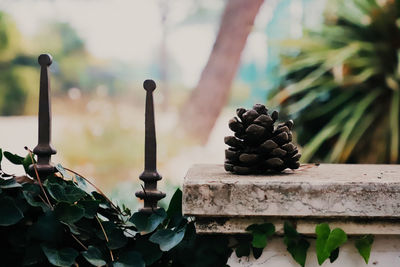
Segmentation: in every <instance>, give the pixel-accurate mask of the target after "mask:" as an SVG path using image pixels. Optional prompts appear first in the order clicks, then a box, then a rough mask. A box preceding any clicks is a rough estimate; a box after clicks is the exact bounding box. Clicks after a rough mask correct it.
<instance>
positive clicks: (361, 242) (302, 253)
mask: <svg viewBox="0 0 400 267" xmlns="http://www.w3.org/2000/svg"><path fill="white" fill-rule="evenodd" d="M3 156H4V158H6V159H7V160H8V161H10V162H11V163H13V164H16V165H21V166H22V167H23V169H24V170H25V173H24V174H22V175H19V176H17V175H12V174H8V173H6V172H5V171H4V170H3V169H2V168H1V162H2V160H3ZM33 162H35V159H34V156H33V155H32V153H31V152H30V151H29V150H28V154H27V155H26V157H21V156H19V155H16V154H12V153H10V152H6V151H5V152H4V153H3V151H2V150H1V149H0V236H1V238H2V241H1V242H0V249H1V252H2V259H1V260H2V266H61V267H64V266H80V267H81V266H113V267H143V266H153V267H156V266H157V267H159V266H160V267H161V266H194V267H202V266H226V262H227V260H228V258H229V257H230V255H231V253H232V251H235V253H236V255H237V256H238V257H243V256H249V255H250V253H252V254H253V255H254V257H255V258H256V259H257V258H259V257H260V256H261V255H262V251H263V249H264V248H265V247H266V246H267V245H268V240H269V239H270V238H271V237H272V236H273V235H274V234H275V226H274V225H273V224H271V223H264V224H253V225H250V226H249V227H247V229H246V230H247V231H248V232H249V235H247V236H240V237H237V238H236V239H237V242H232V241H231V240H229V239H228V237H227V236H226V235H219V236H218V235H212V236H209V235H197V234H196V231H195V227H194V220H193V218H189V217H186V216H183V215H182V192H181V190H179V189H177V190H176V192H175V194H174V195H173V197H172V199H171V202H170V204H169V206H168V208H167V209H166V210H164V209H159V210H156V211H154V212H153V213H152V214H149V215H146V214H143V213H138V212H134V213H132V211H131V210H129V208H127V207H125V206H122V208H121V207H118V206H116V205H115V204H113V203H112V202H111V201H110V200H109V199H108V198H107V197H106V196H105V195H104V194H103V193H102V192H101V190H99V189H98V188H97V187H96V186H95V185H94V184H92V183H91V182H90V181H88V180H87V179H86V178H84V177H83V176H82V175H79V174H78V173H76V172H74V171H72V170H69V169H67V168H64V167H63V166H62V165H60V164H59V165H57V166H56V169H57V171H58V172H57V173H55V174H53V175H50V176H48V177H45V179H43V181H42V180H41V179H40V178H39V177H38V176H37V175H36V174H35V172H33V173H30V171H29V165H31V164H32V163H33ZM316 236H317V239H316V250H317V257H318V262H319V264H322V263H323V262H324V261H325V260H327V259H328V258H329V259H330V261H331V262H333V261H335V260H336V259H337V257H338V255H339V247H340V246H341V245H343V244H344V243H345V242H346V241H347V236H346V234H345V233H344V231H343V230H341V229H339V228H336V229H333V230H332V231H331V230H330V228H329V225H328V224H319V225H317V227H316ZM373 240H374V239H373V236H371V235H367V236H364V237H361V238H360V239H358V240H357V241H356V242H355V246H356V248H357V250H358V251H359V253H360V254H361V256H362V257H363V259H364V260H365V262H366V263H368V260H369V256H370V251H371V246H372V243H373ZM283 241H284V243H285V245H286V246H287V250H288V252H289V253H290V254H291V255H292V257H293V258H294V260H295V261H296V262H297V263H298V264H299V265H300V266H305V264H306V257H307V251H308V249H309V246H310V244H309V242H308V241H307V239H306V238H305V237H304V236H303V235H302V234H300V233H298V232H297V231H296V229H295V227H293V225H292V224H290V223H289V222H285V223H284V236H283Z"/></svg>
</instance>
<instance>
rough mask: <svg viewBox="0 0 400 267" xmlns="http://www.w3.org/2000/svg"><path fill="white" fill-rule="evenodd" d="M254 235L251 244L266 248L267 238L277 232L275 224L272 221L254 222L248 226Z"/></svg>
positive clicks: (247, 229)
mask: <svg viewBox="0 0 400 267" xmlns="http://www.w3.org/2000/svg"><path fill="white" fill-rule="evenodd" d="M246 231H248V232H250V233H251V235H252V236H253V240H252V241H251V245H252V246H253V247H255V248H265V247H266V246H267V239H268V238H269V237H271V236H273V235H274V234H275V226H274V225H273V224H272V223H263V224H252V225H250V226H249V227H247V228H246Z"/></svg>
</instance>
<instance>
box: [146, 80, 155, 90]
mask: <svg viewBox="0 0 400 267" xmlns="http://www.w3.org/2000/svg"><path fill="white" fill-rule="evenodd" d="M143 87H144V90H146V91H150V92H152V91H154V90H155V89H156V87H157V86H156V83H155V82H154V81H153V80H145V81H144V82H143Z"/></svg>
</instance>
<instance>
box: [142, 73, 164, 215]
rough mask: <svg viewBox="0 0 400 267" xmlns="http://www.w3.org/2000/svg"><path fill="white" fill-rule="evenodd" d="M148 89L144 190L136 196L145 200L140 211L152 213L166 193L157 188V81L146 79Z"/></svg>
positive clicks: (145, 84)
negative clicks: (155, 110)
mask: <svg viewBox="0 0 400 267" xmlns="http://www.w3.org/2000/svg"><path fill="white" fill-rule="evenodd" d="M143 87H144V89H145V90H146V113H145V145H144V158H145V159H144V172H143V173H142V174H141V175H140V176H139V179H140V180H142V181H143V182H144V187H143V191H139V192H136V194H135V195H136V196H137V197H138V198H140V199H143V200H144V207H143V208H142V209H140V212H144V213H151V212H153V211H155V210H156V209H158V207H157V202H158V201H159V200H160V199H162V198H164V197H165V194H164V193H162V192H161V191H158V190H157V181H158V180H161V178H162V177H161V175H160V174H159V173H158V172H157V164H156V163H157V142H156V129H155V123H154V104H153V91H154V90H155V89H156V83H155V82H154V81H153V80H146V81H144V83H143Z"/></svg>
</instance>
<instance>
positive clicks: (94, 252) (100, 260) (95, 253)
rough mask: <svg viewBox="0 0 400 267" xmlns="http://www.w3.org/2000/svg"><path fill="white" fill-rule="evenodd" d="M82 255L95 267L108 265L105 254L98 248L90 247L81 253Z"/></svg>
mask: <svg viewBox="0 0 400 267" xmlns="http://www.w3.org/2000/svg"><path fill="white" fill-rule="evenodd" d="M81 254H82V256H83V257H84V258H85V259H86V260H87V261H88V262H90V263H91V264H92V265H94V266H103V265H106V261H105V260H104V256H103V254H102V253H101V251H100V250H99V249H98V248H96V247H94V246H89V247H88V250H87V251H83V252H81Z"/></svg>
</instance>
